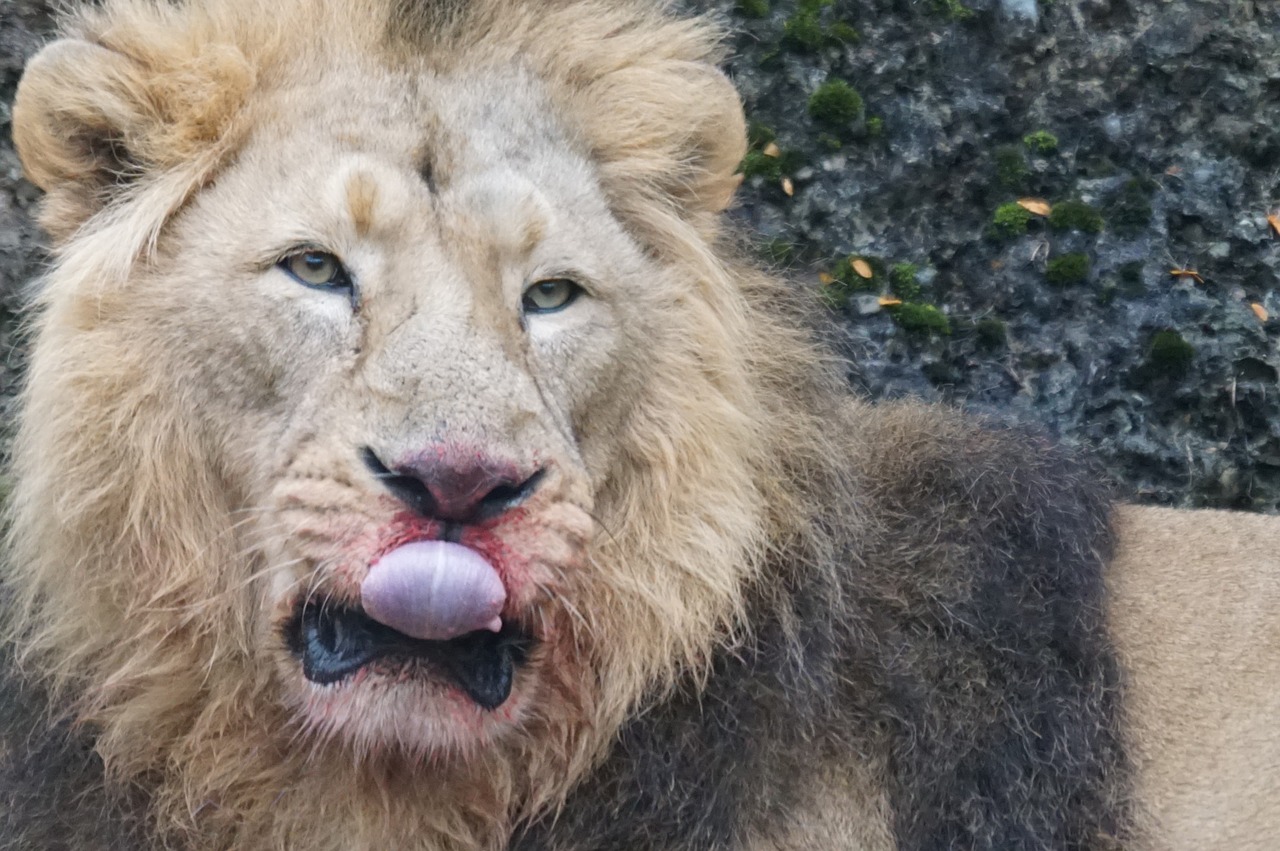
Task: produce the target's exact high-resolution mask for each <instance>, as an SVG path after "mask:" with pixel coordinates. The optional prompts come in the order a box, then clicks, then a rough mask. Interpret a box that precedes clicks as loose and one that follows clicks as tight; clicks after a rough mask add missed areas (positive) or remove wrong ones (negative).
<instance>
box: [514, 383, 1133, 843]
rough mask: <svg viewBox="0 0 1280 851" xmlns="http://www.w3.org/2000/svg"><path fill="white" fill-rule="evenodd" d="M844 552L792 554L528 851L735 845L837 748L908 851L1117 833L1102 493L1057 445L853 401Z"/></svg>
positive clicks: (838, 505)
mask: <svg viewBox="0 0 1280 851" xmlns="http://www.w3.org/2000/svg"><path fill="white" fill-rule="evenodd" d="M848 427H850V428H852V429H854V431H853V433H855V434H857V435H858V439H857V444H858V446H859V447H860V450H859V454H858V457H856V458H854V459H853V461H854V468H855V469H857V470H859V472H860V474H861V479H860V481H859V482H858V483H857V484H856V485H855V487H856V489H857V490H858V493H857V494H856V495H855V496H854V504H856V505H857V507H858V508H860V509H861V512H862V513H863V515H864V521H863V522H859V523H857V524H849V523H848V522H847V521H846V522H844V523H842V517H841V512H842V511H845V510H848V509H849V507H850V503H849V502H846V501H845V500H828V501H827V503H826V504H827V505H829V506H830V511H831V516H830V517H828V518H825V521H824V522H825V523H826V524H827V525H828V526H830V527H832V528H837V529H838V528H842V527H846V526H847V527H850V528H851V535H850V536H849V538H848V539H846V540H845V541H844V542H843V544H844V548H845V551H844V552H843V553H842V555H841V558H840V559H838V560H837V563H826V564H808V565H803V564H798V565H788V566H787V569H786V570H783V571H781V572H779V573H778V574H777V575H778V577H779V580H778V584H777V585H775V586H774V587H771V588H767V589H762V590H761V593H760V594H759V595H758V596H757V601H756V605H757V611H756V618H757V619H756V621H755V624H756V628H755V631H754V633H753V635H752V637H751V638H750V640H748V641H747V642H746V643H745V644H743V645H741V646H736V647H733V648H729V649H727V650H726V651H725V652H724V653H722V654H721V656H720V658H719V659H717V660H716V664H715V668H714V673H713V675H712V677H711V679H710V682H709V683H707V685H706V687H705V688H700V689H699V688H693V687H690V688H689V689H688V690H687V691H685V692H684V693H683V694H681V695H679V696H677V697H676V698H674V699H672V700H668V701H666V702H665V703H663V704H662V705H661V706H659V707H657V708H655V709H654V710H653V711H651V712H649V713H647V714H645V715H643V716H642V717H639V718H637V719H636V720H634V721H633V722H632V723H631V724H630V725H629V726H628V727H627V728H626V729H625V730H624V732H623V734H622V737H621V740H620V742H619V745H618V747H617V749H616V751H615V752H614V754H613V755H612V757H611V758H610V759H609V760H608V762H607V763H606V764H605V765H604V766H603V767H602V768H601V769H600V771H599V774H598V776H597V777H594V778H592V779H590V780H588V781H587V782H585V783H583V784H582V785H581V787H580V790H581V791H580V792H579V793H578V794H577V795H576V796H575V797H574V798H573V799H572V800H571V801H570V802H569V805H568V807H567V808H566V809H565V811H564V812H563V813H562V814H561V815H560V817H559V818H558V819H557V820H555V821H554V822H545V823H540V824H535V825H533V826H532V827H530V828H529V829H528V831H527V833H526V834H524V836H523V837H521V838H520V839H519V840H518V841H517V842H516V845H515V847H516V848H519V849H521V851H531V849H556V851H568V850H569V849H584V851H585V849H614V848H663V849H690V851H692V849H709V848H735V847H740V846H741V845H742V844H743V843H744V842H745V841H746V839H747V837H749V836H751V835H753V834H755V835H759V834H762V833H763V834H766V835H767V834H768V832H769V831H770V829H771V828H772V827H773V826H774V825H775V824H781V823H782V822H783V821H784V820H785V818H786V814H787V812H788V810H790V809H791V808H792V807H793V806H794V805H795V804H797V803H799V802H797V801H795V800H794V798H795V796H796V795H797V794H798V790H801V789H802V788H803V787H802V784H801V783H800V782H798V781H799V779H801V778H803V777H805V776H806V774H807V773H808V772H811V771H812V766H813V764H814V762H815V760H816V755H817V753H818V749H820V748H830V747H831V745H832V744H833V743H836V744H837V745H838V746H842V747H845V748H847V749H848V751H847V752H849V753H851V754H856V753H862V754H868V753H870V754H875V755H877V756H878V757H880V758H882V759H884V760H885V761H886V764H887V765H888V767H889V772H890V775H891V781H890V789H889V790H888V797H889V801H890V804H891V810H892V819H893V829H894V833H895V835H896V838H897V840H898V844H899V847H900V848H901V849H903V851H909V850H910V849H939V848H965V849H991V851H995V849H1014V848H1017V849H1046V851H1048V849H1055V851H1060V850H1061V849H1073V851H1085V849H1089V851H1102V849H1117V848H1120V847H1121V846H1122V845H1123V844H1124V837H1125V836H1126V831H1127V830H1128V827H1127V823H1128V819H1127V815H1126V808H1125V807H1126V805H1125V800H1126V794H1127V783H1126V778H1127V773H1128V772H1127V766H1126V761H1125V756H1124V753H1123V750H1122V747H1121V741H1120V735H1119V732H1118V723H1119V722H1118V704H1119V682H1118V672H1117V666H1116V662H1115V659H1114V658H1113V655H1112V652H1111V648H1110V647H1109V644H1108V639H1107V636H1106V632H1105V628H1104V622H1103V593H1104V590H1103V577H1102V574H1103V569H1104V566H1105V564H1106V562H1107V560H1108V558H1109V555H1110V551H1111V537H1110V531H1109V528H1108V513H1109V503H1108V500H1107V498H1106V494H1105V493H1104V492H1103V491H1102V490H1101V489H1100V488H1099V486H1098V485H1096V484H1095V482H1096V481H1097V479H1096V478H1095V477H1093V476H1092V475H1090V474H1089V472H1088V471H1086V470H1084V469H1083V468H1082V466H1081V465H1080V464H1079V463H1077V462H1076V461H1075V460H1074V459H1073V458H1072V457H1071V456H1070V455H1069V453H1067V452H1065V451H1063V450H1062V449H1060V448H1057V447H1055V446H1054V445H1052V444H1051V443H1050V442H1049V441H1048V440H1046V439H1043V438H1041V437H1037V436H1034V435H1028V434H1025V433H1021V432H1018V431H1014V430H1010V429H1004V428H999V427H996V426H993V425H991V424H986V423H983V422H982V421H978V420H973V419H969V418H965V417H963V416H961V415H959V414H956V413H954V412H948V411H945V410H942V409H938V408H929V407H925V406H921V405H907V404H903V405H885V406H882V407H859V408H858V409H857V412H856V414H855V415H854V418H853V421H852V422H850V423H849V424H848Z"/></svg>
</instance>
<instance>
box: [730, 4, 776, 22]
mask: <svg viewBox="0 0 1280 851" xmlns="http://www.w3.org/2000/svg"><path fill="white" fill-rule="evenodd" d="M734 8H735V9H737V11H738V14H739V15H741V16H742V17H744V18H767V17H768V16H769V0H738V2H737V4H736V5H735V7H734Z"/></svg>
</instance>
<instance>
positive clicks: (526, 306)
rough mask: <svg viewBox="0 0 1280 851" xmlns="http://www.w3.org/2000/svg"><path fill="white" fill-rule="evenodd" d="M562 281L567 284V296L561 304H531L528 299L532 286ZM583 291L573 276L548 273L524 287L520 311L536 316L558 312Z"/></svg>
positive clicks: (571, 302) (575, 299)
mask: <svg viewBox="0 0 1280 851" xmlns="http://www.w3.org/2000/svg"><path fill="white" fill-rule="evenodd" d="M562 282H563V283H566V284H568V285H569V297H568V298H566V299H565V300H564V303H563V304H559V305H556V306H555V307H539V306H538V305H536V304H533V303H532V302H531V301H530V300H529V293H530V292H532V291H533V288H534V287H536V286H539V285H541V284H552V283H562ZM584 292H585V290H584V289H583V287H582V284H579V283H578V282H577V281H575V280H574V279H573V278H570V277H568V276H567V275H550V276H548V277H545V278H538V279H537V280H536V281H533V282H532V283H530V284H529V285H528V286H526V287H525V288H524V292H523V293H522V294H521V296H520V309H521V311H523V312H524V314H525V315H526V316H527V315H530V314H533V315H536V316H545V315H546V314H548V313H559V312H560V311H562V310H564V309H565V308H566V307H568V306H569V305H571V304H573V303H574V302H575V301H577V300H578V298H579V297H580V296H581V295H582V294H583V293H584Z"/></svg>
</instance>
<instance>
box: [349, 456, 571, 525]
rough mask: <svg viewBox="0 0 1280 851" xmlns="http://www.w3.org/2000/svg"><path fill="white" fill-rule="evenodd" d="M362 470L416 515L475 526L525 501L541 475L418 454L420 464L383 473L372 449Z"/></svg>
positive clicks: (480, 460) (384, 469) (481, 462)
mask: <svg viewBox="0 0 1280 851" xmlns="http://www.w3.org/2000/svg"><path fill="white" fill-rule="evenodd" d="M361 456H362V457H363V459H364V463H365V466H367V467H368V468H369V470H370V471H372V472H373V474H374V475H375V476H376V477H377V478H378V481H380V482H382V484H383V485H384V486H385V487H386V488H387V490H389V491H391V493H392V494H393V495H394V496H395V497H396V498H397V499H399V500H400V501H401V502H403V503H404V504H405V505H407V506H408V507H409V509H410V510H411V511H413V512H414V513H415V514H418V515H421V516H422V517H426V518H428V519H431V520H442V521H444V522H446V523H478V522H480V521H482V520H487V519H489V518H491V517H497V516H498V515H499V514H501V513H502V512H504V511H506V510H507V509H509V508H514V507H515V506H517V505H519V504H520V503H522V502H524V501H525V500H526V499H528V498H529V496H530V494H532V493H533V492H534V490H535V489H536V488H537V487H538V483H539V482H541V481H542V477H543V474H544V473H545V472H546V471H545V470H537V471H536V472H534V473H533V475H530V476H523V475H521V474H520V473H518V472H517V468H516V466H515V465H514V464H508V463H504V462H502V461H499V460H497V459H488V458H467V459H465V460H461V461H459V460H456V459H450V458H448V457H446V456H447V453H438V454H433V453H429V452H428V453H423V456H422V460H418V461H412V462H408V463H401V464H397V465H396V466H394V467H388V466H387V465H386V464H384V463H383V462H382V460H381V459H380V458H379V457H378V455H377V453H375V452H374V451H373V450H372V449H370V448H368V447H365V448H364V449H363V450H361Z"/></svg>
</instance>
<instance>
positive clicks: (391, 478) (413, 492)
mask: <svg viewBox="0 0 1280 851" xmlns="http://www.w3.org/2000/svg"><path fill="white" fill-rule="evenodd" d="M360 455H361V457H362V459H363V460H364V463H365V466H366V467H368V468H369V471H370V472H371V473H373V475H374V477H375V478H376V479H377V480H378V481H380V482H382V484H383V486H384V487H385V488H386V489H387V490H389V491H391V494H392V496H394V497H395V498H396V499H398V500H400V501H401V502H403V503H404V504H405V505H406V506H408V507H409V510H410V511H412V512H413V513H414V514H417V515H420V516H422V517H432V518H434V517H437V516H438V514H439V512H438V510H437V506H436V500H435V497H434V496H433V495H432V494H431V489H430V488H428V487H427V485H426V483H425V482H423V481H422V480H420V479H418V478H416V477H414V476H411V475H403V474H401V473H396V472H393V471H392V470H391V469H390V468H388V467H387V465H386V464H384V463H382V459H380V458H379V457H378V456H377V455H376V454H375V453H374V451H373V450H372V449H370V448H369V447H367V446H366V447H365V448H364V449H363V450H361V452H360Z"/></svg>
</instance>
